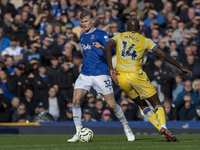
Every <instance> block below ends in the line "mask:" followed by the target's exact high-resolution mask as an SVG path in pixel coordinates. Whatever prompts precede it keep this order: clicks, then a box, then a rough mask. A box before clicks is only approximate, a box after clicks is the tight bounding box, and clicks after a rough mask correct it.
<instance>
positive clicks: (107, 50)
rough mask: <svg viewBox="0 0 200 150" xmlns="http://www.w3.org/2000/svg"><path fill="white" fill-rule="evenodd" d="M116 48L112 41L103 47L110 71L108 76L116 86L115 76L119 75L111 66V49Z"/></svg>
mask: <svg viewBox="0 0 200 150" xmlns="http://www.w3.org/2000/svg"><path fill="white" fill-rule="evenodd" d="M115 46H116V43H115V42H114V41H112V40H110V41H108V43H107V44H106V47H105V55H106V60H107V64H108V68H109V71H110V75H111V77H112V79H113V81H114V82H115V83H116V84H118V80H117V75H118V74H119V73H118V72H117V71H116V70H114V68H113V65H112V49H113V48H114V47H115Z"/></svg>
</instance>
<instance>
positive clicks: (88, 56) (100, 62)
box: [80, 28, 110, 76]
mask: <svg viewBox="0 0 200 150" xmlns="http://www.w3.org/2000/svg"><path fill="white" fill-rule="evenodd" d="M80 40H81V45H82V47H83V66H82V68H81V73H82V74H84V75H94V76H96V75H110V73H109V70H108V66H107V62H106V57H105V53H104V50H102V49H100V48H96V47H95V46H93V45H92V43H93V42H99V43H100V44H101V45H103V46H104V47H105V46H106V44H107V42H108V40H109V38H108V35H107V33H106V32H105V31H102V30H100V29H97V28H96V29H94V30H93V31H92V32H89V33H83V34H82V35H81V36H80Z"/></svg>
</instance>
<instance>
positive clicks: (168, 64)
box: [165, 51, 181, 78]
mask: <svg viewBox="0 0 200 150" xmlns="http://www.w3.org/2000/svg"><path fill="white" fill-rule="evenodd" d="M170 56H171V57H172V58H173V59H174V60H176V61H177V58H178V52H177V51H171V52H170ZM165 65H166V66H167V67H169V68H170V69H171V71H172V76H173V78H175V76H176V75H177V74H181V70H180V69H178V68H177V67H175V66H174V65H172V64H170V63H168V62H165Z"/></svg>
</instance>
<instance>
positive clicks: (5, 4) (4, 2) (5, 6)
mask: <svg viewBox="0 0 200 150" xmlns="http://www.w3.org/2000/svg"><path fill="white" fill-rule="evenodd" d="M0 10H1V13H2V14H3V15H4V14H5V13H6V12H10V13H12V16H14V15H15V14H17V12H16V9H15V7H14V5H13V4H11V3H10V2H9V1H8V0H1V4H0Z"/></svg>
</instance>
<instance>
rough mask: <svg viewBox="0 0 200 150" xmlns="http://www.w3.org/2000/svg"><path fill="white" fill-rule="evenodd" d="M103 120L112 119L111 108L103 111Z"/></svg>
mask: <svg viewBox="0 0 200 150" xmlns="http://www.w3.org/2000/svg"><path fill="white" fill-rule="evenodd" d="M101 121H104V122H109V121H112V118H111V112H110V110H109V109H105V110H104V111H103V113H102V118H101Z"/></svg>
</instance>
